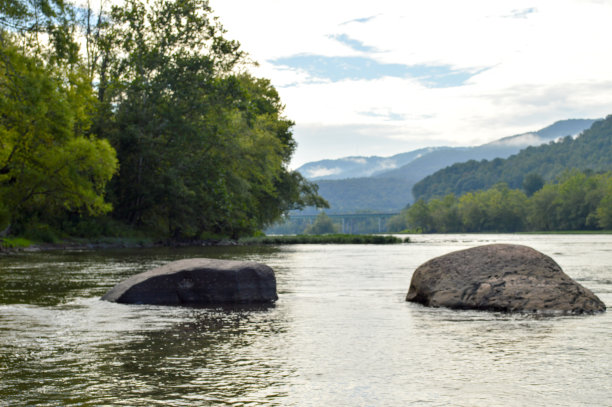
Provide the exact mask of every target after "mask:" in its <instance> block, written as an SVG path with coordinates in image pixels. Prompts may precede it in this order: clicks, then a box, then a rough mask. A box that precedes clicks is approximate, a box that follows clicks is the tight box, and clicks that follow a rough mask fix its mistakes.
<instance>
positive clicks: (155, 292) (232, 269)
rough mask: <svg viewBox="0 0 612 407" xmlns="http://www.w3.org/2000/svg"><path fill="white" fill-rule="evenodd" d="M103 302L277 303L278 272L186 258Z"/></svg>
mask: <svg viewBox="0 0 612 407" xmlns="http://www.w3.org/2000/svg"><path fill="white" fill-rule="evenodd" d="M102 299H103V300H106V301H113V302H120V303H124V304H155V305H212V304H249V303H265V302H273V301H276V300H277V299H278V296H277V295H276V277H275V276H274V271H273V270H272V269H271V268H270V267H268V266H266V265H264V264H259V263H253V262H242V261H231V260H214V259H185V260H178V261H174V262H171V263H168V264H166V265H164V266H161V267H158V268H155V269H152V270H149V271H146V272H144V273H140V274H136V275H134V276H132V277H130V278H128V279H127V280H125V281H122V282H121V283H119V284H117V285H116V286H115V287H113V288H112V289H111V290H110V291H108V292H107V293H106V294H105V295H104V296H103V297H102Z"/></svg>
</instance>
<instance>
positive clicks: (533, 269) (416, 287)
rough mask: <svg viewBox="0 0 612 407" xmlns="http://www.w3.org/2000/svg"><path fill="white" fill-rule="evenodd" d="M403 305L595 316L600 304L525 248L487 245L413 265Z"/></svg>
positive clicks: (552, 263)
mask: <svg viewBox="0 0 612 407" xmlns="http://www.w3.org/2000/svg"><path fill="white" fill-rule="evenodd" d="M406 301H412V302H417V303H420V304H423V305H426V306H430V307H448V308H455V309H478V310H489V311H503V312H541V313H572V314H582V313H595V312H603V311H605V310H606V306H605V304H604V303H603V302H602V301H601V300H600V299H599V298H597V296H595V294H593V293H592V292H591V291H590V290H588V289H587V288H584V287H583V286H581V285H580V284H578V283H577V282H576V281H574V280H573V279H571V278H570V277H569V276H568V275H567V274H565V273H564V272H563V270H561V267H559V265H558V264H557V263H556V262H555V261H554V260H553V259H551V258H550V257H548V256H546V255H544V254H542V253H540V252H538V251H537V250H534V249H532V248H530V247H527V246H520V245H510V244H492V245H487V246H480V247H474V248H471V249H467V250H460V251H456V252H452V253H448V254H446V255H444V256H440V257H436V258H434V259H432V260H429V261H428V262H426V263H424V264H422V265H421V266H419V267H418V268H417V269H416V270H415V272H414V274H413V276H412V281H411V282H410V288H409V290H408V295H407V296H406Z"/></svg>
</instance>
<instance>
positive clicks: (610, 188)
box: [596, 173, 612, 230]
mask: <svg viewBox="0 0 612 407" xmlns="http://www.w3.org/2000/svg"><path fill="white" fill-rule="evenodd" d="M606 175H607V176H606V179H605V189H604V194H603V196H602V199H601V201H600V202H599V205H598V206H597V212H596V216H597V221H598V225H599V227H601V228H603V229H607V230H611V229H612V173H608V174H606Z"/></svg>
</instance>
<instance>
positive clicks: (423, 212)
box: [406, 199, 436, 233]
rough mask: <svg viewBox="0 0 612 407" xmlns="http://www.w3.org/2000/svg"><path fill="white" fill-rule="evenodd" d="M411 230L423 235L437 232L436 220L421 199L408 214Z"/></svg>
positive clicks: (411, 207) (409, 209)
mask: <svg viewBox="0 0 612 407" xmlns="http://www.w3.org/2000/svg"><path fill="white" fill-rule="evenodd" d="M406 217H407V220H408V227H409V229H412V230H415V231H421V232H423V233H432V232H436V228H435V224H434V218H433V216H432V214H431V211H430V209H429V206H428V205H427V203H426V202H425V201H424V200H422V199H419V200H418V201H416V202H415V203H414V204H413V205H412V206H410V208H408V211H407V212H406Z"/></svg>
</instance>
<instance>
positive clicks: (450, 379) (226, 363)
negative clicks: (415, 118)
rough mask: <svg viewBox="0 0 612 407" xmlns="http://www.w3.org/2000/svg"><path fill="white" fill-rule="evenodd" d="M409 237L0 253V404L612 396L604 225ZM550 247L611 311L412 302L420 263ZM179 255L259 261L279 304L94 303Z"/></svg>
mask: <svg viewBox="0 0 612 407" xmlns="http://www.w3.org/2000/svg"><path fill="white" fill-rule="evenodd" d="M411 239H412V243H408V244H401V245H388V246H375V245H296V246H282V247H214V248H210V247H209V248H184V249H169V248H162V249H159V248H158V249H139V250H133V249H121V250H119V249H117V250H100V251H50V252H38V253H20V254H16V255H7V256H2V257H0V405H11V406H12V405H39V406H46V405H70V404H72V405H128V406H151V405H160V406H161V405H163V406H167V405H170V406H185V405H194V406H208V405H210V406H397V405H410V406H606V405H607V406H612V401H611V400H612V310H611V309H610V306H611V304H612V235H415V236H411ZM494 242H505V243H521V244H526V245H528V246H531V247H533V248H535V249H537V250H540V251H542V252H544V253H545V254H548V255H549V256H551V257H553V258H554V259H555V260H556V261H557V262H558V263H559V264H560V265H561V267H562V268H563V269H564V270H565V272H566V273H567V274H569V275H570V276H571V277H573V278H574V279H576V280H577V281H579V282H580V283H581V284H582V285H584V286H586V287H587V288H589V289H591V290H592V291H593V292H595V294H596V295H597V296H599V298H600V299H602V300H603V301H604V302H605V303H606V304H607V305H608V312H606V313H603V314H598V315H591V316H557V317H543V316H536V315H522V314H518V315H517V314H502V313H487V312H477V311H452V310H447V309H432V308H425V307H423V306H421V305H418V304H412V303H406V302H405V301H404V297H405V295H406V292H407V290H408V286H409V284H410V278H411V275H412V272H413V271H414V269H415V268H416V267H417V266H419V265H420V264H421V263H423V262H425V261H426V260H428V259H430V258H432V257H435V256H438V255H442V254H445V253H448V252H450V251H453V250H458V249H463V248H468V247H473V246H477V245H481V244H487V243H494ZM187 257H213V258H225V259H240V260H252V261H258V262H263V263H266V264H268V265H270V266H271V267H272V268H273V269H274V270H275V272H276V276H277V285H278V292H279V300H278V302H277V303H276V304H275V305H274V306H269V307H260V308H210V309H206V308H174V307H159V306H143V305H122V304H114V303H108V302H104V301H101V300H99V298H100V296H101V295H103V294H104V293H105V292H106V291H107V290H108V289H109V288H111V287H112V286H113V285H115V284H116V283H117V282H119V281H120V280H122V279H124V278H126V277H128V276H130V275H132V274H134V273H137V272H141V271H144V270H147V269H149V268H152V267H154V266H158V265H161V264H164V263H166V262H168V261H171V260H177V259H180V258H187Z"/></svg>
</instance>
